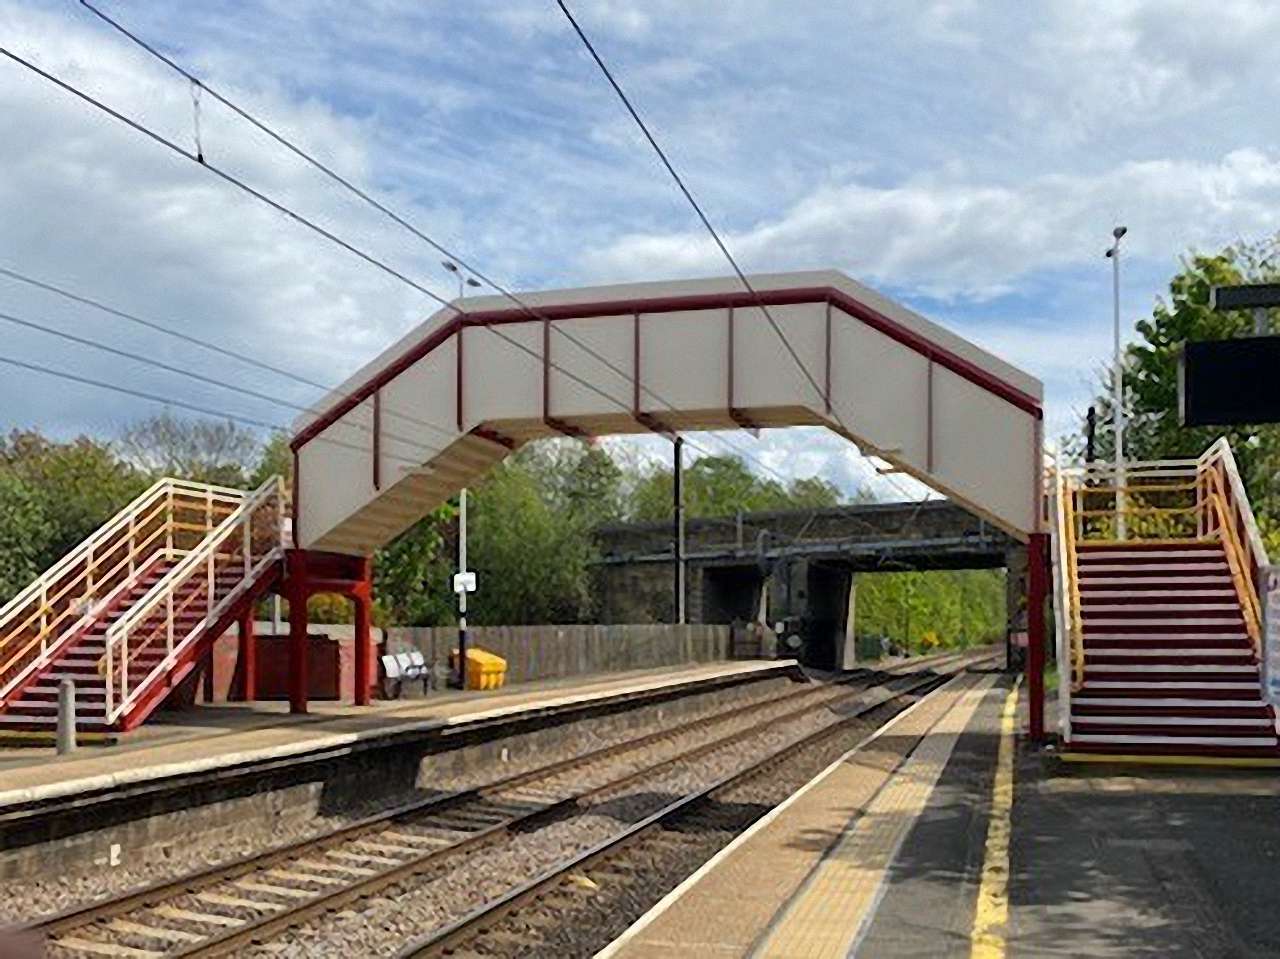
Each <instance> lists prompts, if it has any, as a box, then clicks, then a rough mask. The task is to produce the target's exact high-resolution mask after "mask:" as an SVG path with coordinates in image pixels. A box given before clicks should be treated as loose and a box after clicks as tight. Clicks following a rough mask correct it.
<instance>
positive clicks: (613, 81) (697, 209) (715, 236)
mask: <svg viewBox="0 0 1280 959" xmlns="http://www.w3.org/2000/svg"><path fill="white" fill-rule="evenodd" d="M556 5H557V6H559V8H560V11H561V13H563V14H564V16H565V18H566V19H567V20H568V21H569V24H570V26H571V27H572V28H573V31H574V33H576V34H577V35H578V39H579V40H581V41H582V44H583V46H584V47H585V48H586V49H587V52H588V53H589V54H590V55H591V58H592V59H593V60H594V61H595V63H596V66H597V67H599V68H600V72H601V73H602V74H604V77H605V79H606V80H607V81H608V82H609V85H610V86H611V87H612V88H613V91H614V93H616V94H617V96H618V99H619V100H621V101H622V105H623V106H624V107H625V108H626V111H627V113H629V114H630V115H631V119H632V120H634V121H635V124H636V126H638V127H639V128H640V132H641V133H642V134H644V137H645V139H646V140H647V141H648V142H649V145H650V146H651V147H653V151H654V152H655V153H656V154H657V155H658V159H659V160H660V161H661V162H662V165H663V166H664V167H665V168H666V170H667V173H668V174H670V176H671V179H672V180H674V181H675V184H676V186H677V187H678V188H679V190H680V192H681V193H682V194H683V195H684V198H685V200H687V201H688V203H689V205H690V206H691V207H692V208H693V211H694V213H695V214H697V217H698V219H699V220H700V221H701V222H702V225H703V226H704V227H705V228H706V230H707V232H708V233H709V234H710V235H711V238H712V240H713V241H714V242H715V245H716V246H717V247H718V248H719V250H720V252H721V254H723V256H724V258H725V260H726V261H728V263H729V266H730V267H731V268H732V269H733V272H734V273H735V274H736V275H737V277H738V280H739V281H740V282H741V283H742V285H743V287H745V288H746V290H747V292H748V293H750V294H751V296H752V297H753V298H754V299H755V301H756V305H757V307H759V309H760V311H761V312H762V313H763V314H764V316H765V318H766V319H767V320H768V321H769V325H770V326H772V327H773V330H774V332H775V333H776V334H777V335H778V338H779V339H780V340H781V341H782V345H783V346H784V347H785V348H786V350H787V352H788V353H789V354H790V355H791V359H792V360H794V361H795V364H796V366H798V367H799V369H800V372H801V373H802V374H804V377H805V379H807V380H808V381H809V384H810V385H811V386H812V387H813V388H814V390H815V391H816V392H817V394H818V395H819V396H822V395H823V394H824V390H823V388H822V387H821V386H820V385H819V383H818V380H817V378H816V377H815V376H814V375H813V374H812V373H811V372H810V371H809V368H808V366H806V365H805V363H804V361H803V360H802V359H801V358H800V354H799V353H798V352H796V349H795V347H794V346H792V344H791V341H790V340H789V339H787V335H786V333H785V332H784V331H783V329H782V326H781V324H779V323H778V321H777V320H776V319H775V318H774V316H773V313H772V312H771V311H770V310H769V308H768V306H767V305H766V304H765V302H764V298H763V297H761V296H760V294H759V292H758V291H757V290H756V288H755V287H754V286H753V285H752V283H751V280H750V279H748V278H747V275H746V273H745V272H744V271H743V270H742V267H740V266H739V265H738V261H737V260H736V259H735V258H734V256H733V254H732V253H731V252H729V247H728V246H727V245H726V244H725V242H724V240H723V239H722V238H721V236H720V233H719V232H718V231H717V230H716V228H715V226H714V225H713V224H712V223H711V219H710V218H709V217H708V216H707V214H706V212H705V211H704V210H703V209H702V206H701V205H700V204H699V203H698V201H697V199H695V197H694V195H693V192H692V191H691V190H690V189H689V187H688V186H687V185H686V184H685V181H684V178H683V177H682V176H681V175H680V173H679V171H677V170H676V168H675V166H674V164H672V162H671V160H670V158H669V157H668V156H667V154H666V151H665V150H663V148H662V145H661V144H659V143H658V140H657V138H656V137H655V136H654V135H653V133H652V131H650V129H649V126H648V124H647V123H645V121H644V118H643V117H641V116H640V113H639V111H638V110H637V109H636V107H635V105H634V104H633V103H632V102H631V98H630V97H629V96H627V93H626V91H625V90H623V88H622V85H621V84H620V83H619V82H618V80H617V78H616V77H615V76H614V74H613V71H612V70H610V69H609V66H608V64H606V63H605V62H604V58H603V57H601V56H600V53H599V52H598V51H597V50H596V48H595V45H594V44H593V43H592V42H591V39H590V38H589V37H588V36H587V34H586V32H585V31H584V30H583V29H582V26H581V25H580V24H579V23H578V21H577V19H576V18H575V17H574V15H573V13H572V12H571V11H570V10H569V7H568V6H567V5H566V4H565V2H564V0H556ZM833 414H834V410H833ZM835 415H836V420H837V422H839V423H840V427H841V429H843V430H845V432H846V433H847V432H848V427H846V426H845V425H844V423H843V422H841V421H840V418H839V415H838V414H835ZM886 479H889V481H890V483H891V484H892V485H893V486H894V487H895V488H897V489H898V490H899V492H901V493H903V495H907V496H908V498H909V499H910V498H911V497H910V496H909V495H908V494H907V493H906V492H905V491H904V490H902V488H901V487H899V486H898V484H897V483H895V482H893V480H892V478H890V477H887V476H886Z"/></svg>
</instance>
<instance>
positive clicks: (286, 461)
mask: <svg viewBox="0 0 1280 959" xmlns="http://www.w3.org/2000/svg"><path fill="white" fill-rule="evenodd" d="M273 476H279V477H281V478H282V479H283V480H284V488H285V489H291V488H292V485H293V450H291V449H290V448H289V437H288V436H287V435H286V434H284V433H273V434H271V438H270V439H269V440H267V442H266V444H265V445H263V447H262V452H261V454H260V455H259V456H258V464H257V466H255V467H254V469H253V473H252V474H251V475H250V476H249V486H250V487H251V488H253V489H257V488H258V487H259V486H261V485H262V484H263V483H265V482H266V481H267V480H269V479H270V478H271V477H273Z"/></svg>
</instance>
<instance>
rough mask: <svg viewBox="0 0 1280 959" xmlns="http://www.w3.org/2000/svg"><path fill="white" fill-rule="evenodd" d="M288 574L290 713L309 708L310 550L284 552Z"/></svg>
mask: <svg viewBox="0 0 1280 959" xmlns="http://www.w3.org/2000/svg"><path fill="white" fill-rule="evenodd" d="M285 562H286V563H287V564H288V574H287V578H286V579H285V596H286V597H287V598H288V600H289V712H291V713H295V714H303V713H305V712H306V711H307V679H308V677H307V667H308V665H309V664H308V662H307V599H308V598H309V597H310V595H311V594H310V591H309V589H308V585H307V552H306V550H302V549H291V550H289V551H287V552H286V553H285Z"/></svg>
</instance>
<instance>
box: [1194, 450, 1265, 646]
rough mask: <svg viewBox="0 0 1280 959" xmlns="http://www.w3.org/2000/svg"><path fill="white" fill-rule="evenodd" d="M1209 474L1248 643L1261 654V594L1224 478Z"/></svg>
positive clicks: (1210, 492) (1212, 501) (1216, 514)
mask: <svg viewBox="0 0 1280 959" xmlns="http://www.w3.org/2000/svg"><path fill="white" fill-rule="evenodd" d="M1205 473H1206V474H1207V476H1208V477H1209V486H1210V491H1209V502H1210V503H1212V504H1213V512H1214V518H1215V519H1216V520H1217V525H1218V529H1217V533H1218V536H1219V538H1220V539H1221V540H1222V545H1223V549H1224V551H1225V552H1226V554H1227V568H1228V569H1229V570H1230V571H1231V582H1232V584H1233V585H1234V586H1235V590H1236V596H1237V597H1238V598H1239V600H1240V610H1241V612H1242V613H1243V615H1244V627H1245V631H1246V632H1247V633H1248V634H1249V642H1250V643H1251V644H1252V645H1253V648H1254V651H1255V652H1256V653H1257V654H1258V655H1259V657H1261V655H1262V612H1261V609H1260V605H1261V604H1260V602H1259V600H1258V594H1257V593H1256V592H1255V591H1254V588H1253V577H1252V576H1250V575H1249V574H1248V572H1247V571H1248V569H1249V563H1248V561H1247V559H1246V555H1245V551H1244V544H1242V543H1241V542H1240V537H1239V534H1238V533H1237V531H1236V524H1235V517H1234V516H1232V515H1231V511H1230V510H1229V509H1228V508H1227V498H1226V495H1225V493H1224V491H1223V489H1222V479H1221V477H1219V476H1218V471H1217V470H1216V469H1212V468H1210V469H1208V470H1206V471H1205Z"/></svg>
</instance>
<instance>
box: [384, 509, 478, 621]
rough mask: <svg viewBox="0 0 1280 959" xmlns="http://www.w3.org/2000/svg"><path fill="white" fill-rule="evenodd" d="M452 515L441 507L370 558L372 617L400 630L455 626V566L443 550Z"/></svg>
mask: <svg viewBox="0 0 1280 959" xmlns="http://www.w3.org/2000/svg"><path fill="white" fill-rule="evenodd" d="M456 514H457V510H456V509H455V508H454V507H453V506H452V505H445V506H441V507H440V508H438V509H437V510H435V511H434V512H433V513H432V514H431V515H430V516H427V517H425V518H424V519H420V520H418V522H416V523H414V524H413V525H412V526H411V527H409V529H407V530H405V531H404V532H403V533H401V534H400V535H399V536H397V537H396V538H395V539H393V540H392V541H391V542H390V543H388V544H387V545H386V546H384V547H382V549H380V550H378V552H377V553H376V554H375V555H374V558H373V593H374V596H375V597H376V604H377V606H376V611H375V612H376V616H375V618H378V619H382V620H385V621H386V622H387V623H389V624H395V625H399V626H438V625H441V624H443V623H450V622H453V617H454V616H455V613H454V609H455V604H454V598H453V594H452V593H451V592H450V582H451V577H452V576H453V572H454V564H453V560H452V558H451V556H452V553H449V552H447V551H446V550H445V538H446V537H445V534H446V533H447V532H449V530H450V524H451V523H453V521H454V517H455V516H456Z"/></svg>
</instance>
